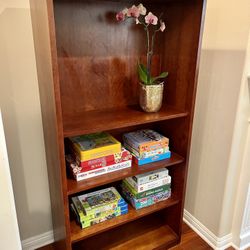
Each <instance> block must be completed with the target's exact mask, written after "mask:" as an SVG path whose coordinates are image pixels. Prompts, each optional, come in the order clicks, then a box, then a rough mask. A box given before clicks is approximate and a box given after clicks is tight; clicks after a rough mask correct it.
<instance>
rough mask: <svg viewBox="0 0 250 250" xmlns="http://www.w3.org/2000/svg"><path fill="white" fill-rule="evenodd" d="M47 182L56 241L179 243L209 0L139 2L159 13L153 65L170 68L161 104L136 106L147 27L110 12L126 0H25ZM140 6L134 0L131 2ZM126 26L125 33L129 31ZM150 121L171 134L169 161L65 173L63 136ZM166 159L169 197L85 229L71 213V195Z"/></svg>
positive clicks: (144, 245) (76, 245)
mask: <svg viewBox="0 0 250 250" xmlns="http://www.w3.org/2000/svg"><path fill="white" fill-rule="evenodd" d="M30 2H31V16H32V26H33V34H34V42H35V51H36V63H37V72H38V80H39V91H40V101H41V109H42V118H43V128H44V138H45V147H46V158H47V168H48V177H49V185H50V196H51V207H52V217H53V228H54V239H55V248H56V249H59V250H66V249H67V250H72V249H75V250H77V249H87V250H91V249H95V250H96V249H120V250H121V249H124V250H125V249H135V250H136V249H140V250H151V249H167V248H169V247H171V246H173V245H176V244H177V243H178V242H180V237H181V223H182V216H183V206H184V198H185V186H186V179H187V170H188V169H187V168H188V159H189V151H190V143H191V134H192V121H193V114H194V105H195V94H196V87H197V86H196V85H197V75H198V64H199V52H200V44H201V37H202V27H203V21H204V10H205V2H206V0H178V1H177V0H167V1H165V0H143V1H142V3H143V4H144V5H145V6H146V7H147V8H148V9H150V10H151V11H152V12H153V13H154V14H156V15H159V14H160V13H164V17H163V18H164V21H165V22H166V26H167V29H166V31H165V32H163V33H160V34H159V36H157V38H156V44H155V51H154V57H153V69H152V71H153V73H155V74H157V73H159V72H160V71H161V72H162V71H168V72H169V76H168V78H167V81H166V83H165V85H164V98H163V107H162V108H161V110H160V111H159V112H156V113H145V112H143V111H142V110H141V109H140V108H139V105H138V77H137V72H136V64H137V62H138V60H145V34H144V32H143V30H140V29H138V28H137V27H138V26H134V25H132V24H131V23H130V22H127V23H123V24H118V23H117V22H116V20H115V13H116V12H117V11H119V10H121V9H123V8H124V7H126V6H127V7H128V6H130V5H131V1H129V0H123V1H113V0H93V1H88V0H30ZM135 4H137V2H135ZM128 34H129V35H128ZM147 127H148V128H151V129H154V130H156V131H158V132H160V133H161V134H163V135H166V136H167V137H169V138H170V149H171V151H172V156H171V158H170V159H167V160H163V161H159V162H156V163H152V164H147V165H144V166H136V165H135V164H133V166H132V168H130V169H124V170H121V171H119V172H113V173H112V174H108V175H103V176H100V177H95V178H92V179H88V180H83V181H79V182H76V181H75V180H73V179H71V178H70V176H68V175H67V171H66V165H65V152H66V149H65V138H67V137H71V136H75V135H81V134H88V133H93V132H100V131H108V132H111V133H112V134H113V135H114V136H115V137H117V138H118V139H119V140H121V138H122V134H123V133H124V132H127V131H132V130H134V129H140V128H147ZM162 167H167V168H168V169H169V173H170V175H171V177H172V194H173V195H172V196H171V198H170V199H168V200H166V201H163V202H160V203H158V204H155V205H153V206H150V207H147V208H144V209H141V210H138V211H136V210H134V209H133V208H132V207H130V208H129V213H128V214H126V215H123V216H120V217H117V218H114V219H111V220H109V221H106V222H102V223H100V224H98V225H94V226H92V227H90V228H86V229H81V228H80V227H79V226H77V224H76V223H75V222H74V221H72V220H71V216H70V208H69V200H70V197H71V196H73V195H76V194H79V193H81V192H88V191H89V190H91V189H95V190H96V189H98V188H102V187H104V186H112V185H117V184H118V182H119V181H120V180H122V179H124V178H126V177H128V176H133V175H136V174H140V173H145V172H147V171H151V170H154V169H158V168H162Z"/></svg>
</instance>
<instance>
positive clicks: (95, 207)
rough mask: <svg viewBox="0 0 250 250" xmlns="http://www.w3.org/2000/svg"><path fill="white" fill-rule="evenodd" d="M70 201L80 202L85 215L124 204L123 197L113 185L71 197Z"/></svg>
mask: <svg viewBox="0 0 250 250" xmlns="http://www.w3.org/2000/svg"><path fill="white" fill-rule="evenodd" d="M76 200H78V201H76ZM72 201H73V203H74V204H75V203H76V202H77V203H78V204H79V202H80V203H81V211H84V213H85V215H91V214H96V213H100V212H104V211H107V210H112V209H115V208H116V207H118V206H122V205H124V204H126V202H125V201H124V199H123V198H122V197H121V195H120V194H119V193H118V191H117V190H116V189H115V188H114V187H110V188H105V189H102V190H98V191H95V192H91V193H88V194H84V195H80V196H77V197H73V198H72ZM77 212H78V211H77Z"/></svg>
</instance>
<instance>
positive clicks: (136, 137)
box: [123, 129, 169, 157]
mask: <svg viewBox="0 0 250 250" xmlns="http://www.w3.org/2000/svg"><path fill="white" fill-rule="evenodd" d="M123 139H124V142H126V143H127V144H128V145H129V146H131V147H132V148H134V149H135V150H136V151H137V152H138V153H139V155H140V157H141V154H142V153H143V152H150V151H154V150H158V149H160V148H163V149H164V148H166V147H168V145H169V139H168V138H167V137H165V136H163V135H161V134H159V133H157V132H156V131H153V130H150V129H143V130H138V131H135V132H130V133H126V134H124V135H123Z"/></svg>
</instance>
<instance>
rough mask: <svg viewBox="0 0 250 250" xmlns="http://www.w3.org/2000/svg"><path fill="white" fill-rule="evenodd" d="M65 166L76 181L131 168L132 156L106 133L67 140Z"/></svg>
mask: <svg viewBox="0 0 250 250" xmlns="http://www.w3.org/2000/svg"><path fill="white" fill-rule="evenodd" d="M68 148H69V151H70V154H69V155H67V156H66V161H67V165H68V166H69V168H70V171H71V173H72V175H73V176H74V178H75V179H76V180H77V181H80V180H83V179H88V178H91V177H95V176H98V175H103V174H106V173H110V172H114V171H117V170H121V169H124V168H129V167H131V162H132V155H131V154H130V152H129V151H128V150H126V149H125V148H122V147H121V143H120V142H119V141H117V140H116V139H115V138H114V137H113V136H111V135H110V134H108V133H105V132H101V133H95V134H89V135H82V136H76V137H72V138H69V140H68Z"/></svg>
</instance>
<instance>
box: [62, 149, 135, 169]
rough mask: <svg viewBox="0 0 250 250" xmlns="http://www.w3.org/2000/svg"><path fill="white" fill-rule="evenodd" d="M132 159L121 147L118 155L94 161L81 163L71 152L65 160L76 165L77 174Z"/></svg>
mask: <svg viewBox="0 0 250 250" xmlns="http://www.w3.org/2000/svg"><path fill="white" fill-rule="evenodd" d="M131 159H132V155H131V153H130V152H129V151H128V150H126V149H125V148H124V147H122V150H121V151H120V152H118V153H114V154H110V155H107V156H103V157H99V158H96V159H92V160H88V161H81V160H80V158H79V157H78V156H77V154H76V153H74V152H72V155H67V156H66V160H67V161H68V162H69V163H75V162H76V164H77V165H78V172H77V173H80V172H85V171H90V170H94V169H97V168H101V167H106V166H110V165H113V164H117V163H121V162H124V161H128V160H131Z"/></svg>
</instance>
